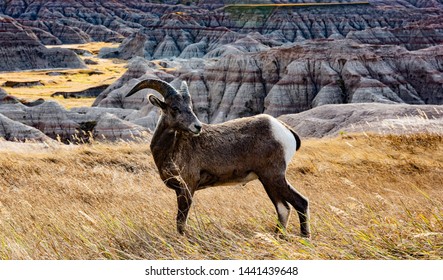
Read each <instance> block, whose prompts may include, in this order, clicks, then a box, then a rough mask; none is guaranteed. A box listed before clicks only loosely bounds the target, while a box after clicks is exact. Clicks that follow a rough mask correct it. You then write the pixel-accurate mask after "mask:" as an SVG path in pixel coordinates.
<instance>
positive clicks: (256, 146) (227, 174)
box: [126, 79, 310, 237]
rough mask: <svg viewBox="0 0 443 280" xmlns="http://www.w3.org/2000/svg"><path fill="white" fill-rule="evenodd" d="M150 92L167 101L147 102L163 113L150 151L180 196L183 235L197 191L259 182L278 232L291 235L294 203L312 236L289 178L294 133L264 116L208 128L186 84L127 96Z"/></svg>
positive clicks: (159, 85) (158, 84)
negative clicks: (289, 227)
mask: <svg viewBox="0 0 443 280" xmlns="http://www.w3.org/2000/svg"><path fill="white" fill-rule="evenodd" d="M145 88H151V89H155V90H156V91H158V92H159V93H160V94H162V95H163V97H164V101H162V100H160V99H159V98H157V97H155V96H154V95H152V94H151V95H149V97H148V99H149V101H150V102H151V103H152V104H153V105H154V106H157V107H159V108H160V109H161V111H162V114H161V116H160V119H159V121H158V124H157V127H156V129H155V132H154V135H153V138H152V142H151V146H150V147H151V151H152V155H153V157H154V161H155V164H156V165H157V168H158V171H159V173H160V177H161V179H162V180H164V182H165V184H166V185H167V186H168V187H169V188H171V189H174V190H175V192H176V194H177V203H178V213H177V230H178V232H179V233H180V234H184V231H185V227H186V220H187V217H188V212H189V208H190V207H191V204H192V198H193V195H194V192H195V191H197V190H201V189H204V188H206V187H209V186H214V185H221V184H226V183H235V182H246V181H249V180H252V179H257V178H258V179H259V180H260V182H261V183H262V184H263V186H264V188H265V190H266V193H267V194H268V196H269V198H270V199H271V201H272V203H273V204H274V206H275V209H276V210H277V214H278V220H279V223H278V224H277V231H278V230H281V231H283V232H285V231H286V226H287V223H288V218H289V213H290V206H289V204H290V205H292V206H293V207H294V208H295V209H296V210H297V213H298V216H299V219H300V230H301V235H302V236H305V237H309V234H310V231H309V222H308V200H307V199H306V198H304V197H303V196H302V195H301V194H299V193H298V192H297V191H296V190H295V189H294V188H293V187H292V186H291V185H290V184H289V183H288V182H287V181H286V178H285V173H286V168H287V166H288V164H289V161H290V160H291V158H292V156H293V154H294V153H295V151H296V150H298V149H299V147H300V138H299V137H298V136H297V134H296V133H295V132H294V131H293V130H291V129H290V128H289V127H288V126H286V125H285V124H284V123H282V122H280V121H279V120H277V119H275V118H273V117H271V116H269V115H264V114H262V115H257V116H253V117H246V118H240V119H236V120H232V121H228V122H225V123H221V124H214V125H209V124H203V123H201V122H200V121H199V120H198V118H197V117H196V115H195V114H194V112H193V111H192V101H191V96H190V94H189V91H188V86H187V84H186V82H182V85H181V87H180V90H179V91H177V90H176V89H175V88H174V87H172V86H171V85H170V84H168V83H166V82H163V81H160V80H155V79H148V80H143V81H141V82H139V83H138V84H137V85H135V86H134V88H133V89H132V90H131V91H130V92H129V93H128V94H127V95H126V97H128V96H130V95H132V94H134V93H135V92H138V91H139V90H141V89H145Z"/></svg>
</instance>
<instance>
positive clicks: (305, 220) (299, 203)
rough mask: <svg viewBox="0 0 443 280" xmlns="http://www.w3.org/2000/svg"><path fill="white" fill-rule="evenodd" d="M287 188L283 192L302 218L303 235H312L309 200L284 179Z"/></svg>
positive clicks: (301, 229) (300, 218) (301, 228)
mask: <svg viewBox="0 0 443 280" xmlns="http://www.w3.org/2000/svg"><path fill="white" fill-rule="evenodd" d="M284 182H285V185H286V189H285V190H284V191H283V192H282V195H283V197H284V199H285V200H286V201H287V202H289V203H290V204H291V205H292V206H293V207H294V208H295V210H296V211H297V214H298V218H299V220H300V232H301V235H302V236H303V237H308V238H309V237H310V235H311V233H310V229H309V202H308V200H307V199H306V198H305V197H304V196H302V195H301V194H300V193H299V192H297V190H295V188H294V187H292V186H291V184H289V183H288V182H287V181H286V179H285V180H284Z"/></svg>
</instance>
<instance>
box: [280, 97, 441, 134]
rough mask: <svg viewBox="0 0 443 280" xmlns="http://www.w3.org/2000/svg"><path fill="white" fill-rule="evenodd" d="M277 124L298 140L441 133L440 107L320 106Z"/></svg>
mask: <svg viewBox="0 0 443 280" xmlns="http://www.w3.org/2000/svg"><path fill="white" fill-rule="evenodd" d="M279 119H280V120H282V121H284V122H286V123H287V124H289V125H290V126H291V127H293V128H294V129H295V130H296V131H297V132H298V133H299V134H300V136H302V137H324V136H337V135H340V134H346V133H352V132H374V133H382V134H397V133H400V134H404V133H417V132H420V133H421V132H429V133H438V134H441V133H442V131H443V106H441V105H440V106H430V105H405V104H394V105H391V104H378V103H362V104H341V105H324V106H320V107H317V108H314V109H312V110H308V111H305V112H302V113H299V114H291V115H283V116H280V117H279Z"/></svg>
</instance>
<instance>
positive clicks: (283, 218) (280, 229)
mask: <svg viewBox="0 0 443 280" xmlns="http://www.w3.org/2000/svg"><path fill="white" fill-rule="evenodd" d="M260 181H261V182H262V184H263V187H264V188H265V190H266V193H267V194H268V196H269V198H270V199H271V201H272V203H273V204H274V207H275V210H276V211H277V217H278V223H277V226H276V228H275V232H276V233H283V234H286V226H287V225H288V221H289V214H290V213H291V208H290V207H289V204H288V203H287V202H286V201H285V200H284V199H283V197H282V196H281V195H280V194H279V193H278V192H277V189H276V188H275V187H274V186H273V185H272V183H270V182H268V181H267V180H262V179H260Z"/></svg>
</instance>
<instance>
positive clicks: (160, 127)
mask: <svg viewBox="0 0 443 280" xmlns="http://www.w3.org/2000/svg"><path fill="white" fill-rule="evenodd" d="M176 137H177V136H176V132H175V131H174V130H172V129H170V128H169V127H168V125H167V124H166V123H165V122H164V120H163V119H160V121H159V122H158V124H157V128H156V129H155V132H154V135H153V136H152V140H151V152H152V156H153V157H154V161H155V164H156V165H157V168H158V169H159V170H165V169H166V168H165V167H167V166H165V164H166V165H169V164H170V163H171V155H172V154H173V151H174V148H175V141H176Z"/></svg>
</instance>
